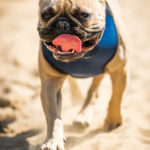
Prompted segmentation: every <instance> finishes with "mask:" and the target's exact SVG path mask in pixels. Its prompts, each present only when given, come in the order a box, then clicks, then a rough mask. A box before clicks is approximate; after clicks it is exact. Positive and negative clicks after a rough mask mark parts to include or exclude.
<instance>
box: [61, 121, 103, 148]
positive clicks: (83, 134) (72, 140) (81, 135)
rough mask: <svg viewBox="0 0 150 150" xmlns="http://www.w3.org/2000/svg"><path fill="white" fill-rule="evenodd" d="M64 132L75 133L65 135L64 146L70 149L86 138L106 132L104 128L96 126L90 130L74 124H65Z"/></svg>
mask: <svg viewBox="0 0 150 150" xmlns="http://www.w3.org/2000/svg"><path fill="white" fill-rule="evenodd" d="M64 129H65V132H69V133H73V134H76V135H71V136H67V138H66V140H67V142H66V144H65V148H66V149H68V150H69V149H70V148H72V147H74V146H76V145H79V144H81V143H83V142H85V141H87V140H90V139H92V138H93V137H95V136H98V135H99V134H100V133H104V132H106V130H105V129H104V128H98V129H94V130H90V131H86V128H83V127H81V126H76V125H73V124H72V125H65V126H64Z"/></svg>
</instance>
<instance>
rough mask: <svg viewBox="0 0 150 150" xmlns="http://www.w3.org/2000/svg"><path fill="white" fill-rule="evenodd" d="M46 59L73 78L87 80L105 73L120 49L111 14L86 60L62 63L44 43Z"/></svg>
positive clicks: (107, 15) (107, 17)
mask: <svg viewBox="0 0 150 150" xmlns="http://www.w3.org/2000/svg"><path fill="white" fill-rule="evenodd" d="M42 48H43V54H44V57H45V59H46V60H47V61H48V62H49V63H50V64H51V65H52V66H53V67H54V68H55V69H56V70H58V71H60V72H62V73H65V74H70V75H71V76H73V77H78V78H85V77H91V76H95V75H99V74H101V73H103V72H104V69H105V66H106V65H107V64H108V62H109V61H110V60H111V59H112V58H113V57H114V55H115V53H116V51H117V48H118V34H117V30H116V26H115V23H114V20H113V17H112V16H111V14H109V13H106V27H105V31H104V34H103V36H102V38H101V40H100V42H99V43H98V44H97V46H96V47H95V48H94V49H93V50H92V51H90V52H88V53H87V54H86V55H85V57H84V58H81V59H78V60H76V61H74V62H61V61H58V60H56V59H55V58H54V57H53V54H52V52H50V51H49V50H48V49H47V48H46V46H45V45H44V44H43V43H42Z"/></svg>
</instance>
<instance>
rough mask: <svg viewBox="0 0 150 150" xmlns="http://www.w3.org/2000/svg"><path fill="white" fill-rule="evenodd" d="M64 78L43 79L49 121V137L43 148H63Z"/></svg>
mask: <svg viewBox="0 0 150 150" xmlns="http://www.w3.org/2000/svg"><path fill="white" fill-rule="evenodd" d="M63 81H64V78H49V77H47V76H46V77H44V78H43V79H42V89H41V100H42V105H43V110H44V113H45V117H46V122H47V137H46V140H45V143H44V144H43V145H42V147H41V150H63V149H64V136H63V123H62V120H61V116H60V115H61V91H60V90H61V85H62V83H63Z"/></svg>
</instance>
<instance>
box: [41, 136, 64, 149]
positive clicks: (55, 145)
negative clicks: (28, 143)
mask: <svg viewBox="0 0 150 150" xmlns="http://www.w3.org/2000/svg"><path fill="white" fill-rule="evenodd" d="M64 142H65V141H64V139H62V140H58V139H55V138H53V139H50V140H49V141H48V142H46V143H45V144H43V145H42V146H41V149H40V150H64Z"/></svg>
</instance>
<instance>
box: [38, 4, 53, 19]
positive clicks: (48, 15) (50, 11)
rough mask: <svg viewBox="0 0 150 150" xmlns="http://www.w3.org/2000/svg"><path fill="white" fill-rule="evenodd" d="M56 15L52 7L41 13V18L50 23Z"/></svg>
mask: <svg viewBox="0 0 150 150" xmlns="http://www.w3.org/2000/svg"><path fill="white" fill-rule="evenodd" d="M54 15H55V12H54V10H53V9H52V8H51V7H46V8H44V10H43V11H42V13H41V18H42V19H43V20H45V21H48V20H49V19H50V18H51V17H53V16H54Z"/></svg>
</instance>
